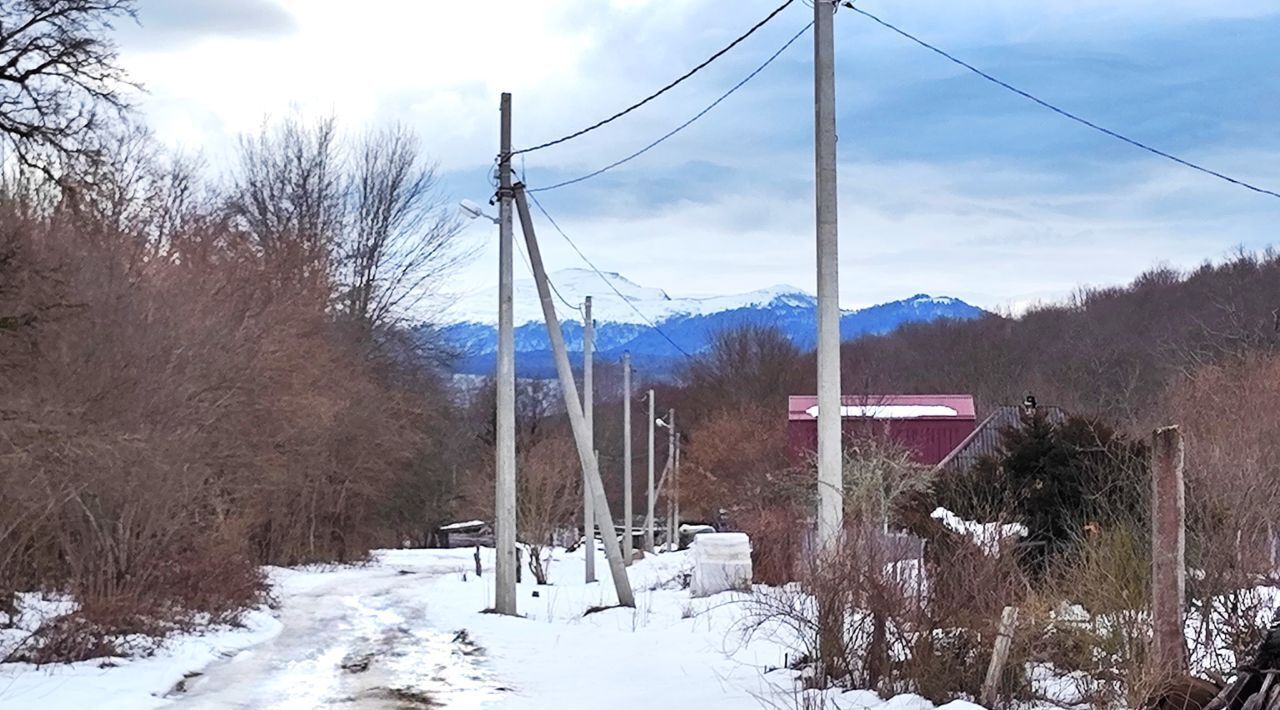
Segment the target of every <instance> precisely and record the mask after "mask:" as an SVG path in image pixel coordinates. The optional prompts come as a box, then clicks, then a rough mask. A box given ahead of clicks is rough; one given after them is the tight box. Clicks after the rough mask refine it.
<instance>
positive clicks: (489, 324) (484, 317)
mask: <svg viewBox="0 0 1280 710" xmlns="http://www.w3.org/2000/svg"><path fill="white" fill-rule="evenodd" d="M606 276H607V277H609V279H610V282H611V283H612V284H613V286H614V288H616V289H617V291H618V292H619V293H621V294H622V297H621V298H620V297H619V296H618V295H617V294H616V293H614V292H613V290H612V289H610V288H608V286H607V285H605V284H604V283H601V282H600V281H599V277H598V276H597V275H596V274H594V273H593V272H583V271H581V270H572V269H571V270H567V271H563V272H556V273H554V274H552V280H553V281H554V282H555V283H556V284H557V287H558V289H559V291H560V293H561V295H562V296H563V297H564V299H565V300H567V301H568V302H570V303H576V302H580V301H581V300H582V296H583V295H584V293H595V294H599V293H600V292H601V291H604V292H605V293H606V294H607V295H596V296H595V297H594V298H593V313H592V315H593V317H594V319H595V321H596V352H597V354H598V357H600V358H601V359H602V360H616V359H618V358H619V357H621V355H622V353H623V352H625V351H629V352H630V353H631V356H632V360H633V362H634V363H635V364H636V366H637V367H638V368H642V369H644V370H645V371H647V372H649V373H652V374H665V373H670V372H671V371H672V370H673V369H674V368H675V366H676V365H678V364H679V361H680V360H682V359H683V356H682V355H681V353H680V351H679V350H677V349H676V347H675V346H673V345H672V343H671V342H669V341H668V338H670V340H671V341H674V343H675V344H676V345H678V346H679V348H680V349H681V350H684V351H685V352H688V353H691V354H696V353H698V352H699V351H701V350H703V349H705V348H706V347H707V346H708V344H709V343H710V341H711V337H712V335H713V334H714V333H715V332H717V331H719V330H723V329H725V328H730V327H733V326H741V325H747V324H759V325H774V326H776V327H778V328H779V329H781V330H782V332H784V333H786V334H787V336H788V337H790V338H791V340H792V341H793V342H794V343H796V345H798V346H800V347H801V348H805V349H810V348H812V347H813V346H814V343H815V340H816V331H817V312H816V308H815V306H816V300H815V299H814V297H813V296H811V295H809V294H807V293H805V292H804V291H802V290H800V289H796V288H793V287H787V286H777V287H773V288H770V289H764V290H761V291H755V292H751V293H748V294H742V295H740V296H717V297H713V298H705V299H672V298H670V297H668V296H667V295H666V293H664V292H662V291H661V290H658V289H646V288H643V287H640V286H637V285H636V284H633V283H631V282H630V281H627V280H626V279H625V278H623V277H621V276H619V275H617V274H606ZM515 290H516V303H517V308H516V322H517V323H519V324H520V325H518V326H517V327H516V329H515V343H516V353H517V356H516V369H517V372H518V374H520V375H521V376H526V377H543V376H552V375H554V372H555V368H554V365H553V362H552V359H551V353H550V348H551V346H550V342H549V341H548V339H547V330H546V325H545V324H544V323H543V322H542V319H541V313H540V311H539V310H537V309H538V308H539V306H538V305H537V304H538V301H537V298H536V296H535V295H534V291H533V285H532V284H531V283H528V282H517V283H516V289H515ZM496 304H497V295H496V292H488V293H482V294H475V295H473V296H472V297H470V298H468V299H463V300H462V301H459V303H458V305H457V307H456V308H455V316H454V317H455V319H456V322H454V323H451V324H449V325H445V326H444V327H442V328H441V329H440V335H442V336H443V337H444V338H445V339H446V341H447V342H448V343H450V344H451V345H452V346H453V347H454V348H456V349H457V350H458V351H459V352H460V353H461V354H462V357H461V358H460V359H459V361H458V362H457V365H456V369H457V371H458V372H459V373H462V374H490V373H492V372H493V370H494V362H495V353H496V350H497V328H496V326H495V325H494V324H493V319H494V318H495V316H494V315H492V314H494V313H495V312H496ZM557 306H558V308H559V309H560V310H561V311H562V312H563V313H562V316H561V318H562V326H561V330H562V332H563V333H564V335H565V341H566V343H567V345H568V347H569V349H570V350H571V351H574V352H581V351H582V322H581V315H580V314H578V313H577V312H576V311H568V309H567V308H565V307H564V305H563V303H557ZM564 311H568V312H564ZM983 313H984V311H983V310H982V309H980V308H977V307H975V306H972V305H969V304H968V303H965V302H964V301H961V300H959V299H955V298H946V297H932V296H929V295H926V294H917V295H915V296H912V297H910V298H906V299H903V300H901V301H892V302H890V303H882V304H880V305H877V306H871V307H869V308H863V309H860V310H856V311H846V312H844V313H843V315H842V316H841V318H840V335H841V338H842V339H845V340H848V339H852V338H856V337H858V336H862V335H874V334H881V333H888V332H890V331H892V330H894V329H895V328H897V327H898V326H900V325H902V324H904V323H919V322H927V321H933V320H937V319H941V318H952V319H969V318H977V317H979V316H981V315H983ZM640 314H644V318H642V317H641V315H640ZM645 319H648V320H651V321H653V322H654V323H655V324H656V325H657V326H658V328H657V329H655V328H654V327H652V326H650V325H649V324H648V323H647V322H645ZM659 329H660V330H661V332H659Z"/></svg>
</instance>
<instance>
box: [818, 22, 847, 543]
mask: <svg viewBox="0 0 1280 710" xmlns="http://www.w3.org/2000/svg"><path fill="white" fill-rule="evenodd" d="M835 11H836V8H835V3H834V2H833V0H815V1H814V3H813V73H814V76H813V79H814V91H813V98H814V163H815V167H816V170H815V176H816V182H817V197H816V212H817V225H818V250H817V254H818V544H819V546H820V549H821V550H822V551H824V552H827V553H831V552H834V551H835V550H836V548H837V546H838V545H839V542H840V533H841V529H842V528H843V526H844V482H843V475H842V471H841V445H840V436H841V431H840V414H841V412H840V405H841V402H840V260H839V256H838V253H839V252H838V238H837V237H838V231H837V229H836V68H835V37H834V32H833V29H832V24H833V20H834V17H835Z"/></svg>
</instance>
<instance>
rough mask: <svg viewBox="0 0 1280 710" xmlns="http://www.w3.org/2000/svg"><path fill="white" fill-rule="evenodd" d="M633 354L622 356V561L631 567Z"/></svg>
mask: <svg viewBox="0 0 1280 710" xmlns="http://www.w3.org/2000/svg"><path fill="white" fill-rule="evenodd" d="M634 514H635V513H634V512H633V511H632V510H631V353H629V352H627V353H623V354H622V559H623V560H625V561H626V563H627V566H630V565H631V558H632V557H633V556H634V551H633V550H632V545H633V544H634V543H633V541H632V538H631V534H632V532H631V518H632V516H633V515H634Z"/></svg>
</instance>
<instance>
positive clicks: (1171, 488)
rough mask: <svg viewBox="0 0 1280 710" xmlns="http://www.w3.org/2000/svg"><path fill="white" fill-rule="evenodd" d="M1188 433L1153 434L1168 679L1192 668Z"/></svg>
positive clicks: (1163, 663) (1159, 594)
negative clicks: (1188, 622) (1189, 643)
mask: <svg viewBox="0 0 1280 710" xmlns="http://www.w3.org/2000/svg"><path fill="white" fill-rule="evenodd" d="M1182 459H1183V450H1182V434H1181V432H1180V431H1179V430H1178V427H1176V426H1167V427H1163V428H1160V429H1156V431H1155V433H1154V434H1153V435H1152V437H1151V623H1152V627H1153V628H1152V649H1151V651H1152V653H1151V657H1152V660H1153V661H1154V662H1155V664H1156V669H1157V672H1159V673H1160V674H1162V675H1163V676H1164V677H1165V678H1166V679H1169V678H1172V677H1175V676H1177V675H1180V674H1183V673H1185V672H1186V670H1187V639H1186V632H1185V629H1184V626H1183V624H1184V621H1185V618H1186V617H1185V611H1186V573H1187V566H1186V546H1187V538H1186V530H1187V526H1186V517H1187V512H1186V489H1185V487H1184V484H1183V478H1182Z"/></svg>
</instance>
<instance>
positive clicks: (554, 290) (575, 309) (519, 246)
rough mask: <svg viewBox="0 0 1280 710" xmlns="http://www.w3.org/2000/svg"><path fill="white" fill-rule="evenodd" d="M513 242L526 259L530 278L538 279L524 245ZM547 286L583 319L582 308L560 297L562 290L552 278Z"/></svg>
mask: <svg viewBox="0 0 1280 710" xmlns="http://www.w3.org/2000/svg"><path fill="white" fill-rule="evenodd" d="M513 241H515V243H516V248H518V249H519V250H520V256H522V257H524V265H525V268H526V269H528V270H529V276H530V277H532V278H535V279H536V278H537V277H536V276H534V273H533V262H531V261H529V255H528V254H527V253H525V250H524V245H523V244H521V243H520V240H519V239H515V240H513ZM547 285H548V286H550V287H551V292H552V293H554V294H555V295H556V298H558V299H560V302H561V303H563V304H564V305H565V307H566V308H568V309H569V310H571V311H573V312H575V313H577V314H578V317H579V318H581V317H582V306H580V305H574V304H572V303H569V301H568V300H567V299H565V297H564V296H562V295H560V289H558V288H556V283H555V282H554V281H552V280H551V277H550V276H548V277H547ZM558 310H559V309H557V312H558ZM561 318H562V319H563V318H564V316H561Z"/></svg>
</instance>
